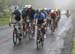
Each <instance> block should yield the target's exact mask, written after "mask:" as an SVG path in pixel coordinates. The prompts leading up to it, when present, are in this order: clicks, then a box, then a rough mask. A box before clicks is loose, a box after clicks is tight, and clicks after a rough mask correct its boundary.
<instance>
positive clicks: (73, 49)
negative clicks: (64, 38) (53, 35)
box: [72, 34, 75, 54]
mask: <svg viewBox="0 0 75 54" xmlns="http://www.w3.org/2000/svg"><path fill="white" fill-rule="evenodd" d="M72 54H75V34H74V36H73V39H72Z"/></svg>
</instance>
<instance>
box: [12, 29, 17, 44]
mask: <svg viewBox="0 0 75 54" xmlns="http://www.w3.org/2000/svg"><path fill="white" fill-rule="evenodd" d="M17 39H18V37H17V30H16V29H14V31H13V43H14V45H16V44H17Z"/></svg>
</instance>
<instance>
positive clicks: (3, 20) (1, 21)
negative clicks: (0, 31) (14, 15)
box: [0, 18, 9, 26]
mask: <svg viewBox="0 0 75 54" xmlns="http://www.w3.org/2000/svg"><path fill="white" fill-rule="evenodd" d="M8 23H9V18H0V26H1V25H6V24H8Z"/></svg>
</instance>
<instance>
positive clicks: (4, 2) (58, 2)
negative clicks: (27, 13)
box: [0, 0, 75, 17]
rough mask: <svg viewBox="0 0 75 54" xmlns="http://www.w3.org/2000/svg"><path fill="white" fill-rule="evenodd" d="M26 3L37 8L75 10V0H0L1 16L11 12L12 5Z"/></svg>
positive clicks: (20, 5) (22, 5) (21, 5)
mask: <svg viewBox="0 0 75 54" xmlns="http://www.w3.org/2000/svg"><path fill="white" fill-rule="evenodd" d="M25 4H27V5H28V4H31V5H32V6H33V8H35V9H37V8H59V9H69V10H72V11H75V7H74V6H75V0H0V17H3V16H4V15H7V14H9V13H10V7H11V6H12V5H19V7H20V8H22V7H24V5H25Z"/></svg>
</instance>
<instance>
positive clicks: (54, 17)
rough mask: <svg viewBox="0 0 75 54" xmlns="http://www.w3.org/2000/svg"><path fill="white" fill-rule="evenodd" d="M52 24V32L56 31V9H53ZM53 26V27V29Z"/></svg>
mask: <svg viewBox="0 0 75 54" xmlns="http://www.w3.org/2000/svg"><path fill="white" fill-rule="evenodd" d="M51 24H52V25H53V27H51V30H52V32H54V31H55V28H56V27H55V26H56V25H55V24H56V13H55V11H54V10H51ZM52 28H53V29H52Z"/></svg>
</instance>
